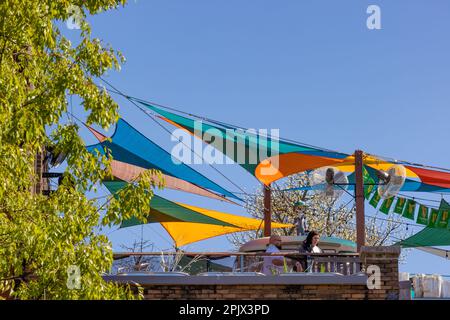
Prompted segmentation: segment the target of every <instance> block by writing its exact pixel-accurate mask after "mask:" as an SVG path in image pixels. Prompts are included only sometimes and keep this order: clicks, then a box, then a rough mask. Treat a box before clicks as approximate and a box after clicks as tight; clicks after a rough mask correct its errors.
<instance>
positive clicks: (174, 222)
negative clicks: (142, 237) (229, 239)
mask: <svg viewBox="0 0 450 320" xmlns="http://www.w3.org/2000/svg"><path fill="white" fill-rule="evenodd" d="M103 183H104V184H105V186H106V187H107V188H108V190H109V191H110V192H111V193H113V194H114V195H115V196H116V197H117V196H120V193H118V192H120V189H122V188H123V187H125V186H126V185H127V183H126V182H124V181H116V180H114V181H104V182H103ZM147 218H148V223H160V224H161V225H162V227H163V228H164V229H165V230H166V231H167V233H168V234H169V235H170V237H171V238H172V239H173V241H174V243H175V245H176V246H177V247H181V246H184V245H186V244H189V243H192V242H196V241H201V240H205V239H208V238H212V237H216V236H220V235H224V234H229V233H234V232H242V231H250V230H259V229H262V228H264V222H263V221H261V220H260V219H254V218H248V217H242V216H238V215H233V214H229V213H224V212H219V211H215V210H209V209H204V208H200V207H195V206H191V205H187V204H184V203H179V202H173V201H169V200H167V199H164V198H163V197H160V196H157V195H154V196H153V197H152V199H151V202H150V212H149V213H148V215H147ZM141 224H143V223H142V222H141V221H139V220H137V219H135V218H131V219H129V220H126V221H123V223H122V225H121V226H120V227H121V228H125V227H131V226H135V225H141ZM287 227H293V225H291V224H281V223H274V222H272V228H287Z"/></svg>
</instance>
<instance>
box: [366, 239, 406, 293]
mask: <svg viewBox="0 0 450 320" xmlns="http://www.w3.org/2000/svg"><path fill="white" fill-rule="evenodd" d="M400 251H401V249H400V247H398V246H390V247H362V249H361V254H360V259H361V262H362V264H363V266H364V267H365V269H367V267H368V266H370V265H376V266H378V267H380V272H381V279H380V280H381V286H380V289H372V290H368V291H369V295H370V298H375V299H389V300H398V298H399V293H400V288H399V278H398V258H399V256H400Z"/></svg>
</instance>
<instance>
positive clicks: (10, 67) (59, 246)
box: [0, 0, 162, 299]
mask: <svg viewBox="0 0 450 320" xmlns="http://www.w3.org/2000/svg"><path fill="white" fill-rule="evenodd" d="M125 2H126V1H123V0H122V1H120V0H78V1H77V0H40V1H35V0H3V1H1V2H0V124H1V125H0V181H1V183H0V285H1V287H0V292H2V295H3V296H4V297H8V298H20V299H115V298H132V297H134V295H133V294H132V291H131V290H130V288H124V287H120V286H118V285H116V284H113V283H106V282H105V281H104V280H103V279H102V277H101V275H102V273H103V272H107V271H108V270H109V269H110V268H111V265H112V249H111V243H110V242H109V240H108V238H107V237H106V236H104V235H102V234H101V233H100V229H101V227H102V226H107V225H109V226H110V225H112V224H117V223H120V222H121V221H122V220H123V219H127V218H130V217H131V216H136V217H137V218H139V219H140V220H143V221H145V217H144V216H143V213H144V212H148V211H149V210H150V208H149V202H150V201H149V199H150V198H151V196H152V195H153V193H152V190H153V189H154V188H155V187H161V186H162V181H161V180H157V181H153V180H152V178H151V177H152V175H153V174H155V172H146V173H144V174H143V175H142V176H141V179H140V180H139V181H137V182H136V183H133V184H130V185H129V186H128V187H127V188H125V189H123V190H122V191H120V193H121V194H120V197H117V198H112V199H108V201H106V202H105V203H104V204H103V205H102V206H101V207H100V208H98V206H99V204H98V202H97V201H96V200H95V199H88V198H87V197H86V196H85V194H86V192H88V191H91V190H95V186H96V185H97V184H98V183H99V181H101V180H102V179H104V178H107V177H108V176H109V175H110V159H108V158H107V157H106V156H105V155H102V154H99V153H97V154H91V153H88V152H87V151H86V149H85V147H84V144H83V142H82V141H81V139H80V138H79V135H78V130H79V127H78V126H77V125H76V124H73V123H71V122H67V121H63V117H64V115H66V113H67V106H68V99H69V97H70V96H72V95H73V96H76V97H78V98H79V99H80V101H81V105H82V106H83V107H84V110H85V112H86V116H87V119H86V122H87V124H88V125H91V124H96V125H99V126H100V127H102V128H104V129H107V128H108V127H109V126H111V125H113V124H114V123H115V122H116V121H117V119H118V106H117V104H116V103H115V102H114V101H113V100H112V98H111V97H110V96H109V95H108V93H107V92H106V90H102V89H99V87H98V86H97V85H96V84H95V82H94V80H95V79H96V77H100V76H102V75H103V74H104V73H105V72H106V71H107V70H109V69H111V68H114V69H119V65H120V63H122V62H123V61H124V59H123V57H122V55H121V54H120V53H119V52H116V51H114V50H113V49H112V48H111V47H110V46H109V45H105V44H103V43H102V41H100V40H99V39H95V38H92V37H91V29H90V26H89V24H88V23H87V21H86V16H87V15H95V14H97V13H99V12H102V11H105V10H110V9H115V8H117V7H119V6H120V5H124V4H125ZM74 6H77V7H78V8H81V10H80V13H81V16H80V17H79V18H80V19H79V23H80V30H79V31H74V32H79V34H80V41H79V44H77V45H76V46H74V45H72V44H71V42H70V41H69V40H68V39H66V38H65V37H64V36H63V35H62V33H61V30H60V29H59V28H58V25H60V22H62V21H66V20H67V19H68V18H69V16H70V14H71V10H72V9H73V8H74ZM45 150H52V151H53V152H54V153H65V154H67V158H66V162H67V167H66V169H65V173H64V178H63V179H62V182H61V185H60V186H59V187H58V189H57V190H56V192H54V193H52V194H51V195H50V196H45V195H42V194H41V193H39V192H37V193H36V192H33V190H38V189H39V188H36V186H37V185H39V183H40V178H41V177H40V175H39V172H38V171H35V170H34V168H35V161H36V160H39V157H38V156H37V155H42V156H43V157H45V155H46V152H45ZM72 266H76V267H75V269H74V267H72ZM76 268H79V272H80V276H81V278H80V279H81V281H80V284H81V286H80V288H79V289H70V288H73V287H74V286H71V285H69V286H68V285H67V284H68V283H69V284H70V283H72V282H70V281H71V280H73V279H72V278H71V277H72V275H71V274H70V272H75V273H76V271H77V269H76ZM75 287H78V285H77V286H75Z"/></svg>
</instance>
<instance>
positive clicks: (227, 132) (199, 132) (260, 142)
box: [136, 100, 450, 192]
mask: <svg viewBox="0 0 450 320" xmlns="http://www.w3.org/2000/svg"><path fill="white" fill-rule="evenodd" d="M136 101H137V102H139V103H140V104H142V105H144V106H145V107H147V108H148V109H150V110H152V111H154V112H156V113H158V114H159V115H160V118H161V119H163V120H165V121H167V122H168V123H171V124H172V125H174V126H176V127H178V128H182V129H184V130H186V131H188V132H189V133H190V134H192V135H194V136H196V137H198V138H200V139H202V140H203V141H205V140H206V141H205V142H206V143H209V144H211V145H213V146H214V147H215V148H217V149H218V150H220V151H221V152H222V153H223V154H225V155H226V156H228V157H229V158H230V159H232V160H234V161H235V162H237V163H239V164H240V165H241V166H242V167H243V168H245V169H246V170H247V171H248V172H250V173H251V174H253V175H254V176H255V177H256V178H257V179H258V180H260V181H261V182H262V183H264V184H266V185H268V184H270V183H272V182H274V181H276V180H278V179H281V178H284V177H286V176H289V175H291V174H295V173H299V172H304V171H309V170H314V169H317V168H320V167H323V166H334V167H337V168H339V169H340V170H342V171H344V172H348V173H352V172H354V171H355V157H354V155H350V154H345V153H340V152H336V151H329V150H324V149H319V148H316V147H311V146H308V145H302V144H298V143H291V142H288V141H284V140H282V139H280V140H279V147H278V150H275V151H277V152H276V154H274V155H272V154H271V150H270V149H271V147H272V146H273V145H275V144H274V139H272V138H271V137H267V136H261V135H258V134H253V133H248V132H247V131H240V130H239V128H236V127H234V128H233V127H231V126H229V125H224V124H222V123H219V122H216V121H212V120H202V121H201V122H200V121H198V120H195V119H191V118H187V117H184V116H181V115H178V114H175V113H172V112H168V111H166V110H163V109H161V108H158V107H156V106H154V105H152V104H149V103H146V102H143V101H140V100H136ZM207 130H212V132H214V135H220V136H221V137H222V139H211V140H212V141H208V140H207V139H204V137H203V133H204V132H206V131H207ZM227 144H231V145H232V146H233V147H227ZM240 147H242V148H243V149H244V150H245V155H246V156H247V157H246V158H245V159H244V160H245V161H243V162H242V161H241V162H240V161H239V160H240V159H239V158H238V157H237V155H236V153H237V152H236V150H238V149H239V148H240ZM251 160H254V161H251ZM363 162H364V164H365V165H366V166H368V167H370V168H372V169H377V170H384V171H387V170H388V169H389V168H390V167H391V166H392V165H393V164H402V165H404V167H405V168H406V175H407V177H408V178H409V180H408V181H407V183H406V184H405V188H407V189H408V191H420V192H428V191H430V192H448V190H447V189H450V172H444V171H439V170H432V169H427V168H424V167H421V166H419V165H412V164H410V163H407V162H402V161H390V160H385V159H382V158H379V157H375V156H371V155H367V154H365V155H364V158H363ZM405 191H406V189H405Z"/></svg>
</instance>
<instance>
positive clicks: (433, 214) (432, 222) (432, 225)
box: [428, 208, 439, 228]
mask: <svg viewBox="0 0 450 320" xmlns="http://www.w3.org/2000/svg"><path fill="white" fill-rule="evenodd" d="M438 215H439V209H434V208H433V209H431V213H430V219H429V220H428V227H430V228H435V227H436V222H437V219H438Z"/></svg>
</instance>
